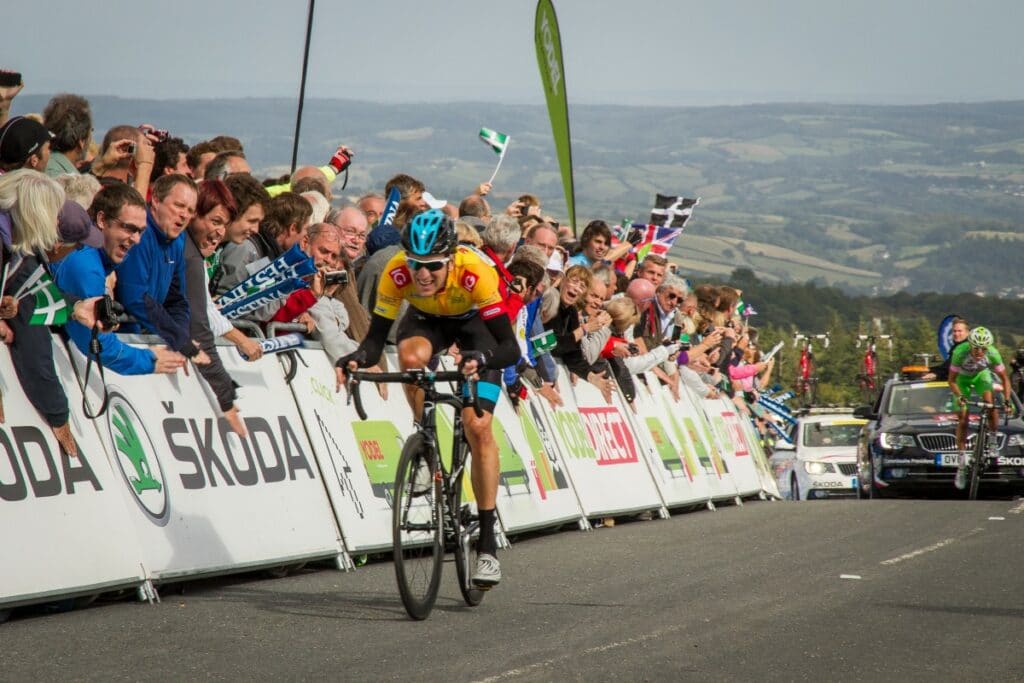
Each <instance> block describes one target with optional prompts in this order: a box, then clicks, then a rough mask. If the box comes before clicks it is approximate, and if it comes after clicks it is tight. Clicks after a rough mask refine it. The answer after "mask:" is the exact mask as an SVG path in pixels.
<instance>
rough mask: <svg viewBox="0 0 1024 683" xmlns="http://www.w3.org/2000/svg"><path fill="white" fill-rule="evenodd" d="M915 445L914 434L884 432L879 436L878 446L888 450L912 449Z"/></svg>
mask: <svg viewBox="0 0 1024 683" xmlns="http://www.w3.org/2000/svg"><path fill="white" fill-rule="evenodd" d="M914 443H915V442H914V435H913V434H893V433H892V432H882V433H881V434H879V435H878V445H879V446H881V447H882V448H885V449H888V450H896V449H899V448H912V447H913V446H914Z"/></svg>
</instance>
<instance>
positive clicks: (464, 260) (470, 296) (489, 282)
mask: <svg viewBox="0 0 1024 683" xmlns="http://www.w3.org/2000/svg"><path fill="white" fill-rule="evenodd" d="M412 278H413V276H412V271H410V270H409V266H408V264H407V263H406V259H405V252H404V251H399V252H398V253H397V254H395V255H394V256H392V257H391V260H390V261H388V263H387V265H385V266H384V272H383V273H382V274H381V277H380V281H379V283H378V285H377V304H376V306H374V309H373V312H374V313H376V314H377V315H379V316H382V317H384V318H387V319H389V320H394V319H395V318H396V317H397V316H398V309H399V306H400V305H401V303H402V300H403V299H404V300H406V301H408V302H409V305H410V306H412V307H413V308H415V309H416V310H418V311H421V312H423V313H426V314H427V315H437V316H442V317H446V318H464V317H468V316H471V315H473V313H474V312H476V311H479V313H480V317H481V318H482V319H484V320H489V319H490V318H493V317H494V316H496V315H502V314H504V312H505V305H504V302H503V301H502V299H501V294H500V291H499V289H498V274H497V273H496V272H495V271H494V267H493V266H491V265H490V264H488V263H487V262H485V261H484V260H483V259H482V258H481V256H480V255H479V254H478V253H477V252H475V251H474V250H472V249H469V248H467V247H463V246H460V247H458V248H457V249H456V250H455V253H454V254H452V258H451V261H450V263H449V266H448V279H447V281H446V282H445V285H444V288H443V289H441V290H440V291H439V292H437V293H436V294H433V295H432V296H420V295H418V294H417V293H416V285H415V284H414V283H413V281H412Z"/></svg>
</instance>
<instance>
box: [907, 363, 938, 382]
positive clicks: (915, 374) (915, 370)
mask: <svg viewBox="0 0 1024 683" xmlns="http://www.w3.org/2000/svg"><path fill="white" fill-rule="evenodd" d="M931 372H932V369H931V368H929V367H928V366H927V365H904V366H903V367H902V368H900V379H917V380H920V379H924V378H925V377H926V376H927V375H929V374H931Z"/></svg>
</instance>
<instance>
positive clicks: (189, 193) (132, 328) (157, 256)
mask: <svg viewBox="0 0 1024 683" xmlns="http://www.w3.org/2000/svg"><path fill="white" fill-rule="evenodd" d="M195 212H196V184H195V182H194V181H193V180H192V179H191V178H189V177H188V176H185V175H181V174H180V173H174V174H172V175H165V176H163V177H162V178H160V179H158V180H157V181H156V182H155V183H154V184H153V198H152V200H151V201H150V204H149V212H148V213H147V216H146V230H145V232H143V233H142V239H140V240H139V244H138V245H136V246H135V247H134V248H133V249H132V250H131V251H129V252H128V255H127V256H125V258H124V261H123V262H122V264H121V267H120V269H118V273H117V287H116V289H115V292H116V294H117V300H118V301H120V302H121V304H122V305H123V306H124V308H125V311H127V313H128V314H129V315H131V316H132V317H133V318H135V321H136V322H134V323H129V324H126V325H123V326H122V330H123V331H125V332H142V333H149V334H158V335H160V337H162V338H163V339H164V341H166V342H167V345H168V346H169V347H170V348H171V349H173V350H175V351H177V352H178V353H181V354H183V355H184V356H185V357H186V358H189V359H191V360H192V362H194V363H195V364H196V365H203V364H205V363H209V362H210V359H209V357H208V356H207V355H206V354H205V353H204V352H203V351H202V349H200V348H199V345H198V344H196V342H195V340H193V339H192V336H191V330H190V324H189V317H190V311H189V305H188V300H187V299H186V298H185V239H186V238H185V235H184V234H183V233H184V232H185V228H186V227H188V224H189V222H190V221H191V220H192V217H193V216H194V215H195Z"/></svg>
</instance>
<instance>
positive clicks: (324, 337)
mask: <svg viewBox="0 0 1024 683" xmlns="http://www.w3.org/2000/svg"><path fill="white" fill-rule="evenodd" d="M300 244H301V245H302V249H303V251H305V252H306V253H307V254H308V255H309V257H310V258H312V259H313V262H314V263H315V264H316V268H317V272H316V274H315V275H313V279H312V280H311V281H310V285H309V288H308V289H300V290H297V291H295V292H292V293H291V294H290V295H289V296H288V298H287V300H285V303H284V305H282V306H281V308H280V309H279V310H278V311H277V313H275V314H274V317H273V318H272V320H273V321H275V322H299V323H303V324H305V325H306V333H307V334H311V335H313V337H314V338H315V339H317V340H318V341H320V343H321V344H322V345H323V347H324V351H325V352H326V353H327V355H328V356H329V357H330V359H331V362H332V363H334V362H336V361H337V360H338V359H339V358H341V357H342V356H345V355H348V354H350V353H352V352H353V351H355V350H356V349H357V348H358V347H359V344H357V343H356V342H355V341H353V340H352V339H351V338H350V337H349V336H348V335H347V334H345V331H346V329H348V312H347V311H346V309H345V307H344V305H342V303H341V302H340V301H338V300H337V299H336V298H334V297H335V295H336V293H337V291H338V289H339V288H340V287H342V286H343V285H342V284H341V283H340V282H331V281H329V278H330V277H331V274H332V273H337V272H339V271H341V270H342V265H343V263H342V240H341V236H340V235H339V234H338V229H337V228H336V227H335V226H333V225H331V224H330V223H317V224H316V225H314V226H312V227H310V228H309V230H308V231H307V233H306V234H305V235H304V236H303V238H302V242H301V243H300ZM344 286H349V285H344Z"/></svg>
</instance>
